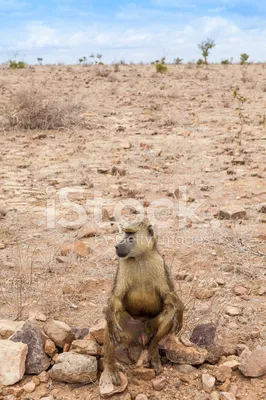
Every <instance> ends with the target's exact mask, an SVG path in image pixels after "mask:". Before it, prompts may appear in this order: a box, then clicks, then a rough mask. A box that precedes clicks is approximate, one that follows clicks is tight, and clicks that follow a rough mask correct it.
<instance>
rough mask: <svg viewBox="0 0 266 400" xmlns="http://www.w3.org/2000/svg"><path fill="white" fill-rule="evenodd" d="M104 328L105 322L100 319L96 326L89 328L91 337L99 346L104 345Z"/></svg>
mask: <svg viewBox="0 0 266 400" xmlns="http://www.w3.org/2000/svg"><path fill="white" fill-rule="evenodd" d="M105 327H106V321H105V320H104V319H101V320H100V321H99V322H98V323H97V324H96V325H93V326H92V327H91V328H90V334H91V336H92V337H93V338H94V339H95V340H96V342H98V343H99V344H103V343H104V332H105Z"/></svg>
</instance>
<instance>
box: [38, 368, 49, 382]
mask: <svg viewBox="0 0 266 400" xmlns="http://www.w3.org/2000/svg"><path fill="white" fill-rule="evenodd" d="M38 379H39V381H40V382H41V383H47V382H48V381H49V374H48V372H46V371H43V372H41V373H40V374H39V375H38Z"/></svg>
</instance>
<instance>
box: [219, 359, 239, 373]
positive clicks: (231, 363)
mask: <svg viewBox="0 0 266 400" xmlns="http://www.w3.org/2000/svg"><path fill="white" fill-rule="evenodd" d="M222 365H225V366H226V367H229V368H231V369H232V370H233V371H235V370H236V369H237V368H238V366H239V365H240V363H239V361H237V360H231V361H226V362H224V363H223V364H222Z"/></svg>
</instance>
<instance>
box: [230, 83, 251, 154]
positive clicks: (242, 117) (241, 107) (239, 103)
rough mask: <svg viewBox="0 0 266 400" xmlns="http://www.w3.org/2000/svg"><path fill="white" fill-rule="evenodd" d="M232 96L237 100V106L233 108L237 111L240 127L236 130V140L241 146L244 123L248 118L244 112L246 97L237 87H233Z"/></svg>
mask: <svg viewBox="0 0 266 400" xmlns="http://www.w3.org/2000/svg"><path fill="white" fill-rule="evenodd" d="M233 98H234V99H236V101H237V107H236V108H235V110H236V111H237V114H238V118H239V125H240V128H239V131H238V142H239V145H240V146H241V145H242V135H243V129H244V125H245V124H246V123H247V122H248V120H249V117H248V116H247V115H246V114H245V110H244V104H245V102H246V101H247V100H248V99H247V98H246V97H244V96H242V94H241V93H240V92H239V88H238V87H236V88H234V89H233Z"/></svg>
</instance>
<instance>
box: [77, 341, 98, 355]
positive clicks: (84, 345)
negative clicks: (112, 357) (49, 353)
mask: <svg viewBox="0 0 266 400" xmlns="http://www.w3.org/2000/svg"><path fill="white" fill-rule="evenodd" d="M70 350H71V351H72V352H75V353H79V354H88V355H90V356H98V355H100V354H101V347H100V346H99V345H98V343H97V342H96V341H95V340H93V339H79V340H74V341H73V342H72V345H71V348H70Z"/></svg>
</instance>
